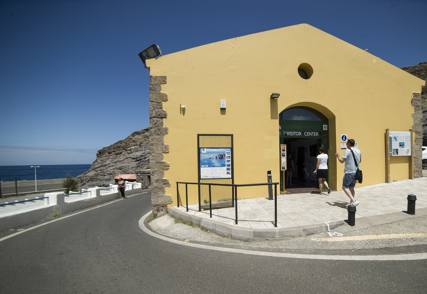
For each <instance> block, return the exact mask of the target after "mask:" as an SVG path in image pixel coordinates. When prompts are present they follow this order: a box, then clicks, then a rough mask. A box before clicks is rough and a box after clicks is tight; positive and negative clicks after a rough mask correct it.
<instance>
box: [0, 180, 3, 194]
mask: <svg viewBox="0 0 427 294" xmlns="http://www.w3.org/2000/svg"><path fill="white" fill-rule="evenodd" d="M1 197H3V191H2V189H1V178H0V198H1Z"/></svg>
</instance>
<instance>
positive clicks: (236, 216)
mask: <svg viewBox="0 0 427 294" xmlns="http://www.w3.org/2000/svg"><path fill="white" fill-rule="evenodd" d="M278 184H279V183H278V182H272V183H255V184H219V183H218V184H217V183H197V182H176V203H177V206H178V207H179V206H180V205H182V201H181V195H180V193H179V185H185V209H186V211H188V185H197V189H198V190H197V194H198V204H199V211H201V193H200V186H208V191H209V217H210V218H212V186H223V187H231V190H232V193H231V203H232V207H234V222H235V224H236V225H237V224H238V223H239V209H238V201H237V200H238V193H237V189H238V188H239V187H255V186H268V187H269V188H272V187H273V186H274V221H273V224H274V226H275V227H277V185H278Z"/></svg>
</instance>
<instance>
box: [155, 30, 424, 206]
mask: <svg viewBox="0 0 427 294" xmlns="http://www.w3.org/2000/svg"><path fill="white" fill-rule="evenodd" d="M301 63H309V64H310V65H311V66H312V67H313V69H314V74H313V76H312V77H311V78H310V79H308V80H304V79H302V78H301V77H300V76H299V75H298V72H297V68H298V66H299V64H301ZM147 65H148V66H149V68H150V75H152V76H162V75H164V76H167V84H166V85H164V86H162V92H164V93H167V94H168V101H167V102H166V103H164V105H163V107H164V109H165V110H166V111H167V119H166V120H165V126H166V127H167V128H168V129H169V132H168V134H167V135H166V136H165V144H168V145H169V153H168V154H165V161H166V162H168V163H169V164H170V170H168V171H166V173H165V178H166V179H168V180H169V182H170V184H171V187H170V188H168V189H167V190H166V194H167V195H170V196H172V199H173V200H174V201H175V195H176V192H175V191H176V188H175V187H176V186H175V183H176V181H193V182H194V181H197V176H198V167H197V134H198V133H206V134H207V133H212V134H218V133H224V134H234V167H235V170H234V174H235V182H236V183H253V182H262V181H265V180H266V171H267V170H272V171H273V180H274V181H279V120H278V113H280V112H281V111H282V110H284V109H286V108H288V107H290V106H292V105H307V106H314V107H315V108H318V109H320V110H323V113H324V114H325V115H326V116H328V118H330V119H333V120H334V121H335V130H334V129H333V128H331V127H330V129H331V131H330V132H331V134H330V137H331V140H330V143H331V148H330V151H329V156H330V159H331V160H330V166H331V168H333V167H334V166H335V164H336V165H337V172H336V177H334V178H333V179H331V181H332V186H334V187H337V188H338V189H340V186H341V178H342V175H343V167H342V165H341V164H340V163H336V161H335V158H334V153H335V149H337V150H339V149H338V148H339V142H338V139H337V136H339V134H341V133H346V134H348V135H349V136H350V137H352V138H355V139H356V141H357V143H358V145H359V147H360V149H361V151H362V154H363V162H362V169H363V171H364V174H365V182H364V184H363V185H371V184H375V183H383V182H384V181H385V156H384V153H385V143H384V133H385V130H386V129H390V130H395V131H401V130H409V129H410V128H411V127H412V123H413V122H412V116H411V115H412V112H413V108H412V106H411V98H412V93H419V92H420V91H421V87H422V85H423V84H424V81H422V80H420V79H418V78H415V77H413V76H412V75H410V74H408V73H406V72H404V71H402V70H400V69H398V68H396V67H394V66H393V65H391V64H389V63H387V62H385V61H383V60H381V59H379V58H378V57H376V56H374V55H372V54H370V53H368V52H366V51H364V50H361V49H359V48H357V47H355V46H353V45H351V44H348V43H346V42H344V41H342V40H340V39H337V38H336V37H334V36H332V35H329V34H327V33H325V32H323V31H321V30H319V29H317V28H314V27H312V26H310V25H307V24H300V25H295V26H291V27H286V28H280V29H275V30H271V31H266V32H261V33H257V34H252V35H248V36H243V37H239V38H233V39H229V40H225V41H221V42H217V43H212V44H208V45H204V46H200V47H196V48H192V49H189V50H184V51H180V52H177V53H173V54H169V55H164V56H161V57H160V58H158V59H155V60H147ZM273 92H276V93H280V98H279V99H278V101H277V105H274V104H272V103H271V101H270V94H271V93H273ZM220 99H226V102H227V110H226V113H225V114H224V113H221V112H220V109H219V103H220ZM180 104H184V105H186V112H185V115H182V114H181V113H180ZM325 112H327V113H325ZM339 152H341V151H340V150H339ZM334 169H335V168H334ZM408 176H409V159H408V158H405V159H397V160H392V161H391V179H392V180H401V179H407V178H408ZM190 190H191V191H190V194H191V197H190V201H191V202H195V201H196V199H197V198H196V195H197V193H196V188H195V187H192V188H191V189H190ZM250 190H251V191H248V192H245V191H244V190H242V194H239V197H253V196H265V195H266V188H262V189H250ZM239 193H240V191H239Z"/></svg>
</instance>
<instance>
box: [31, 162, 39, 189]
mask: <svg viewBox="0 0 427 294" xmlns="http://www.w3.org/2000/svg"><path fill="white" fill-rule="evenodd" d="M30 167H31V168H34V191H36V192H37V169H38V168H39V167H40V166H39V165H31V166H30Z"/></svg>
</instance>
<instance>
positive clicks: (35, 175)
mask: <svg viewBox="0 0 427 294" xmlns="http://www.w3.org/2000/svg"><path fill="white" fill-rule="evenodd" d="M34 184H35V186H36V192H37V167H34Z"/></svg>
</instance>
